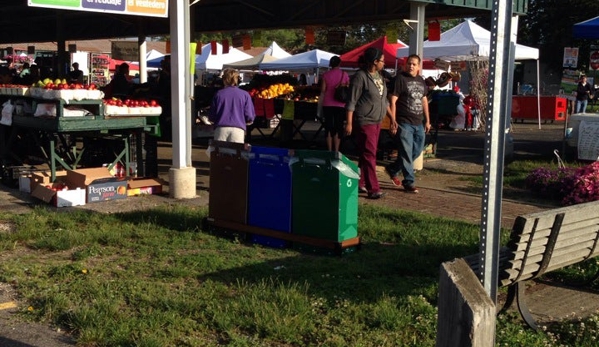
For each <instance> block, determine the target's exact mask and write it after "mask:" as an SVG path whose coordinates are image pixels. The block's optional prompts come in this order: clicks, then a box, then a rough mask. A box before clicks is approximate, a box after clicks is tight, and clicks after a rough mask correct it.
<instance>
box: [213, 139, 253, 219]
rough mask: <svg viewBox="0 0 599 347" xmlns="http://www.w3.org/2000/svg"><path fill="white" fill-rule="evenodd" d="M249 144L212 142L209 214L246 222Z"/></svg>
mask: <svg viewBox="0 0 599 347" xmlns="http://www.w3.org/2000/svg"><path fill="white" fill-rule="evenodd" d="M248 150H249V147H248V145H246V144H243V143H230V142H222V141H212V142H211V143H210V147H209V151H211V152H210V194H209V197H208V217H209V218H211V219H213V220H217V221H218V220H222V221H229V222H235V223H240V224H246V222H247V205H248V172H249V151H248Z"/></svg>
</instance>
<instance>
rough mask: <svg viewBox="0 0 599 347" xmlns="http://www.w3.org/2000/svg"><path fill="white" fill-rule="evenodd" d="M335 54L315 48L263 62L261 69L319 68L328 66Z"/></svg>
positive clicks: (296, 69) (294, 69)
mask: <svg viewBox="0 0 599 347" xmlns="http://www.w3.org/2000/svg"><path fill="white" fill-rule="evenodd" d="M334 56H335V54H334V53H329V52H325V51H321V50H319V49H314V50H311V51H307V52H304V53H299V54H296V55H292V56H290V57H287V58H282V59H277V60H275V61H271V62H267V63H262V64H260V70H287V71H289V70H292V71H301V70H310V69H318V68H328V67H329V60H331V58H332V57H334Z"/></svg>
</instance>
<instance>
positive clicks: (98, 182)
mask: <svg viewBox="0 0 599 347" xmlns="http://www.w3.org/2000/svg"><path fill="white" fill-rule="evenodd" d="M67 182H68V184H69V186H71V185H73V186H74V187H79V188H85V189H86V192H87V199H86V202H87V203H91V202H99V201H107V200H116V199H124V198H126V197H127V181H126V180H125V179H124V178H117V177H113V176H112V175H111V174H110V172H109V171H108V169H107V168H105V167H98V168H86V169H77V170H69V171H67Z"/></svg>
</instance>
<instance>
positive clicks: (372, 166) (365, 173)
mask: <svg viewBox="0 0 599 347" xmlns="http://www.w3.org/2000/svg"><path fill="white" fill-rule="evenodd" d="M380 131H381V125H380V124H368V125H359V126H357V127H356V133H355V139H356V145H357V146H358V151H359V154H360V158H359V159H358V167H359V168H360V183H359V184H360V187H366V189H368V193H371V194H372V193H378V192H379V191H380V188H379V180H378V178H377V177H376V150H377V146H378V143H379V133H380Z"/></svg>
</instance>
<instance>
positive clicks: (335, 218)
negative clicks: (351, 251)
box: [289, 150, 360, 242]
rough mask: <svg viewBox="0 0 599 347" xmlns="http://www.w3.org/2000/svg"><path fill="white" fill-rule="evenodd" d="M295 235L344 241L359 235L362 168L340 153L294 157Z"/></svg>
mask: <svg viewBox="0 0 599 347" xmlns="http://www.w3.org/2000/svg"><path fill="white" fill-rule="evenodd" d="M289 165H290V166H291V186H292V193H291V196H292V217H291V219H292V227H291V233H293V234H298V235H304V236H309V237H313V238H318V239H325V240H328V241H336V242H341V241H345V240H348V239H351V238H354V237H357V236H358V181H359V179H360V173H359V169H358V166H357V165H356V164H355V163H353V162H352V161H351V160H349V159H348V158H347V157H345V156H344V155H343V154H341V153H338V152H329V151H315V150H296V151H295V153H294V155H293V157H292V158H291V160H290V162H289Z"/></svg>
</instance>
